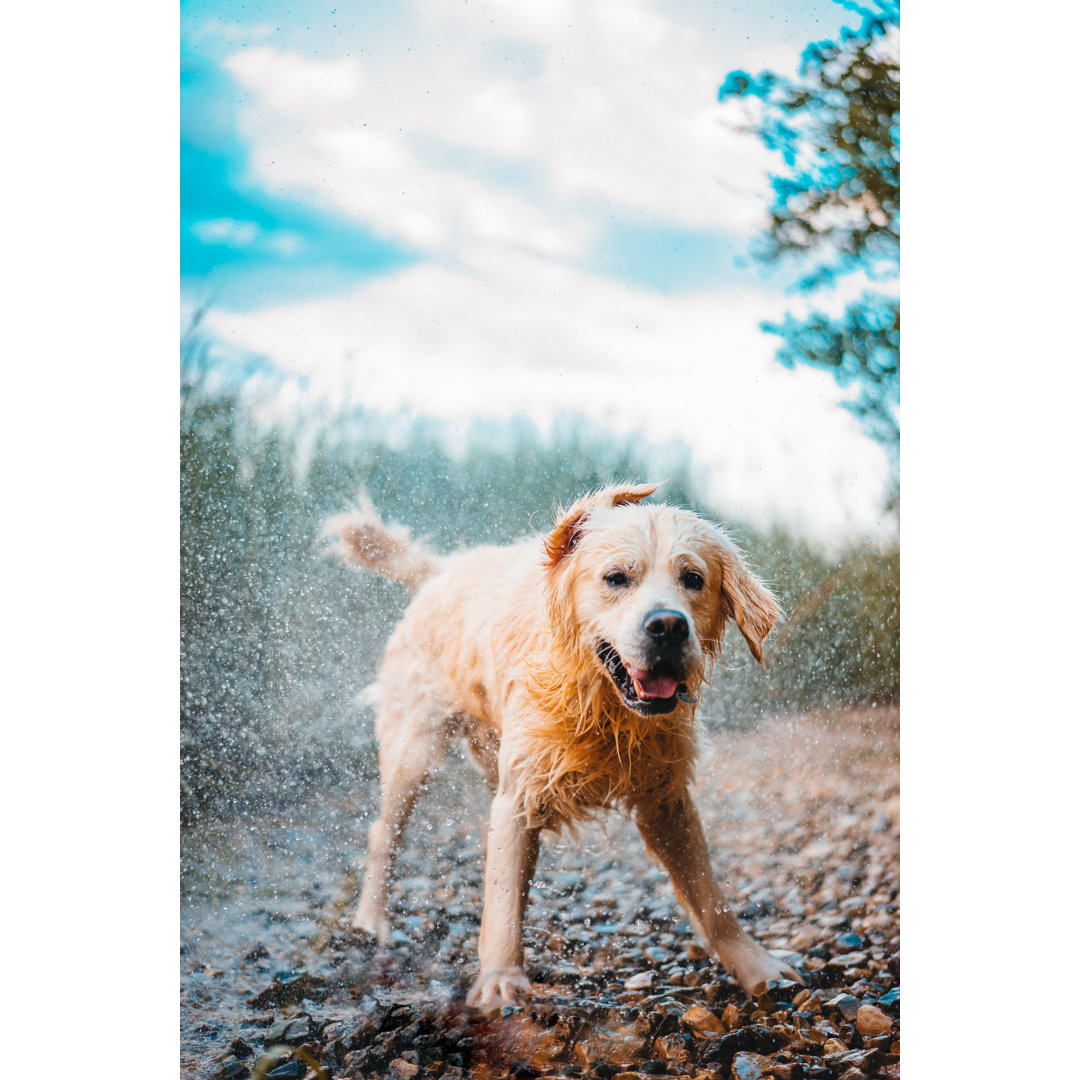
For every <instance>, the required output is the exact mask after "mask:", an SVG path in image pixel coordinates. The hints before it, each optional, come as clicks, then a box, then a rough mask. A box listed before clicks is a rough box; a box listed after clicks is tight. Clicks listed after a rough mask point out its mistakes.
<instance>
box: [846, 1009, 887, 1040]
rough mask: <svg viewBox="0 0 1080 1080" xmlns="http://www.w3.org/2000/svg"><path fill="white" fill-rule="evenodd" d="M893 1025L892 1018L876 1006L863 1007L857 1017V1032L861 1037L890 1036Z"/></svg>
mask: <svg viewBox="0 0 1080 1080" xmlns="http://www.w3.org/2000/svg"><path fill="white" fill-rule="evenodd" d="M892 1025H893V1021H892V1017H891V1016H889V1014H888V1013H884V1012H882V1011H881V1010H880V1009H879V1008H878V1007H877V1006H876V1005H863V1006H862V1008H860V1009H859V1011H858V1013H857V1014H856V1016H855V1030H856V1031H858V1033H859V1034H860V1035H888V1034H889V1032H891V1031H892Z"/></svg>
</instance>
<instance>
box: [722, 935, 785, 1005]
mask: <svg viewBox="0 0 1080 1080" xmlns="http://www.w3.org/2000/svg"><path fill="white" fill-rule="evenodd" d="M720 961H721V963H722V964H723V965H724V967H725V968H726V969H727V970H728V972H729V973H730V974H731V975H733V976H734V977H735V980H736V981H737V982H738V984H739V985H740V986H741V987H742V988H743V990H744V991H745V992H746V993H747V994H748V995H749V996H750V997H757V996H758V995H759V994H764V993H765V991H766V990H767V989H768V988H769V982H770V981H771V980H772V979H790V980H791V981H792V982H796V983H799V985H801V986H805V985H806V982H805V980H804V979H803V977H802V976H801V975H800V974H799V973H798V972H797V971H796V970H795V969H794V968H793V967H792V966H791V965H790V964H786V963H784V961H783V960H779V959H777V958H776V957H775V956H773V955H772V953H770V952H768V951H767V950H766V949H764V948H763V947H762V946H760V945H759V944H758V943H757V942H756V941H753V940H750V939H746V940H744V941H740V942H738V943H736V944H735V945H734V946H733V947H730V948H729V949H727V950H725V952H724V953H723V954H722V955H721V956H720Z"/></svg>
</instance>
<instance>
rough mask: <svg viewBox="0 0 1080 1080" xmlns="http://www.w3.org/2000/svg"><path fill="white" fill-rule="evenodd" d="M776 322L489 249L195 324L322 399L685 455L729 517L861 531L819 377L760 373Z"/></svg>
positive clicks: (846, 451)
mask: <svg viewBox="0 0 1080 1080" xmlns="http://www.w3.org/2000/svg"><path fill="white" fill-rule="evenodd" d="M782 308H783V302H782V300H778V299H777V298H775V297H771V296H767V295H765V294H759V293H751V292H742V293H740V294H739V295H737V296H731V295H724V294H711V295H696V296H693V297H663V296H658V295H656V294H654V293H648V292H643V291H641V290H635V289H633V288H630V287H628V286H624V285H620V284H618V283H614V282H610V281H602V280H599V279H596V278H591V277H588V276H586V275H584V274H581V273H579V272H577V271H574V270H571V269H568V268H566V267H560V266H558V265H555V264H552V263H551V262H549V261H546V260H540V259H536V258H531V257H525V256H511V255H507V254H506V253H505V252H496V251H495V250H494V249H489V250H488V251H487V252H486V253H485V254H484V255H483V256H480V257H478V258H477V259H476V260H475V261H474V264H473V265H471V266H470V267H469V268H468V269H464V270H453V269H449V268H445V267H438V266H433V265H424V266H418V267H413V268H411V269H409V270H406V271H404V272H401V273H398V274H396V275H393V276H391V277H387V278H382V279H378V280H375V281H373V282H371V283H370V284H367V285H365V286H363V287H360V288H357V289H354V290H352V291H351V292H349V293H347V294H346V295H343V296H340V297H335V298H332V299H325V300H319V301H312V302H308V303H303V304H294V305H289V306H286V307H281V308H276V309H273V310H268V311H262V312H258V313H251V314H247V315H243V316H240V315H232V314H229V313H225V312H211V313H210V315H209V316H208V317H207V325H208V327H209V329H210V330H211V331H213V332H214V333H216V334H217V335H219V336H220V337H221V338H222V340H223V341H225V342H227V343H228V344H230V345H232V346H235V347H237V348H239V349H246V350H252V351H256V352H262V353H265V354H268V355H269V356H270V357H271V358H272V359H273V360H274V361H276V362H277V363H278V364H279V365H281V366H282V367H284V368H285V369H286V370H290V371H295V372H297V373H303V374H304V375H305V376H307V377H308V379H309V380H310V386H311V389H312V391H313V392H315V393H322V394H326V395H328V396H330V397H331V398H335V399H340V398H351V399H354V400H358V401H361V402H363V403H364V404H366V405H367V406H369V407H372V408H375V409H379V410H382V411H385V412H393V411H395V410H398V409H403V408H405V409H411V410H415V411H417V412H420V413H425V414H428V415H432V416H436V417H441V418H444V419H446V420H449V421H451V422H453V423H456V424H464V423H466V422H467V421H468V420H469V419H470V418H472V417H474V416H487V417H494V418H504V417H507V416H510V415H513V414H514V413H517V412H521V413H524V414H526V415H528V416H530V417H531V418H532V419H533V420H535V421H536V422H537V423H538V424H540V425H541V426H542V427H543V426H546V425H547V424H549V423H550V422H551V421H552V419H553V418H554V417H555V416H556V414H557V413H558V412H559V411H560V410H572V411H576V412H580V413H583V414H585V415H587V416H589V417H591V418H592V419H593V420H595V421H597V422H599V423H603V424H605V425H607V426H609V427H611V428H613V429H614V430H616V431H619V432H624V433H633V432H636V431H639V432H641V433H643V434H644V435H645V436H646V437H648V438H649V439H650V440H652V441H654V442H660V443H664V442H668V441H671V440H675V439H679V440H683V441H685V442H686V443H687V444H688V445H689V446H690V447H691V448H692V450H693V452H694V459H695V461H696V463H697V464H698V465H699V466H701V467H702V468H704V469H706V470H707V475H708V480H709V486H710V494H711V495H712V496H713V498H714V499H715V500H716V501H717V503H718V504H719V505H721V506H723V507H726V508H729V509H730V512H731V513H733V514H737V515H745V516H746V517H748V518H750V519H751V520H754V521H757V522H758V523H760V524H767V523H769V522H775V521H776V520H777V519H780V520H785V521H787V522H789V523H791V524H792V525H794V526H796V527H802V528H806V529H808V530H809V531H812V532H814V533H817V534H818V535H829V534H832V535H836V534H843V533H845V532H847V531H849V530H850V529H853V528H854V529H860V530H871V531H872V530H873V529H874V528H875V523H876V521H877V507H878V503H879V496H880V492H881V486H882V483H883V481H884V477H885V472H886V466H885V460H884V456H883V455H882V454H881V453H880V451H878V450H877V448H876V447H874V446H873V444H871V443H870V442H869V441H868V440H867V439H866V438H865V437H864V436H863V435H862V434H861V433H860V432H859V430H858V427H857V424H856V423H855V421H854V420H853V418H852V417H851V416H850V415H849V414H848V413H847V412H846V411H844V410H842V409H840V408H838V407H837V403H838V402H839V401H840V400H842V398H843V394H842V392H841V391H840V390H839V389H838V388H837V387H836V385H835V383H834V382H833V381H832V380H831V379H830V378H829V377H828V376H827V375H824V374H822V373H819V372H814V371H810V370H805V369H804V370H800V371H796V372H790V371H787V370H785V369H783V368H782V367H780V365H779V364H777V363H776V362H775V361H774V360H773V358H772V356H773V350H774V343H773V342H772V341H770V340H769V339H768V338H766V337H765V336H764V335H762V334H761V333H760V331H759V330H758V328H757V326H758V322H759V321H760V319H762V318H775V317H777V316H778V315H779V314H780V312H781V310H782Z"/></svg>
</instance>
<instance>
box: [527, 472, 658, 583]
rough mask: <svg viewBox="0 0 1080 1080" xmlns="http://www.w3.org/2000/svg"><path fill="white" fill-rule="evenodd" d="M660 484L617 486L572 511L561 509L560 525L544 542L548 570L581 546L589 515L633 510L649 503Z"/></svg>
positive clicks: (597, 493)
mask: <svg viewBox="0 0 1080 1080" xmlns="http://www.w3.org/2000/svg"><path fill="white" fill-rule="evenodd" d="M659 486H660V485H659V484H635V485H630V486H627V485H623V484H613V485H612V486H610V487H606V488H601V489H600V490H599V491H594V492H593V493H592V494H590V495H585V496H584V497H582V498H580V499H578V501H577V502H576V503H574V505H573V506H571V507H570V508H569V509H568V510H563V509H560V510H559V511H558V513H557V514H556V515H555V516H556V520H557V524H556V525H555V528H554V529H552V530H551V532H550V533H548V535H547V537H545V539H544V552H545V554H546V555H547V561H548V566H556V565H558V563H559V562H560V561H561V560H562V559H565V558H566V556H567V555H569V554H570V552H571V551H573V550H574V548H575V547H576V546H577V542H578V540H579V539H580V538H581V530H582V526H583V525H584V524H585V519H586V518H587V517H588V516H589V514H590V513H591V512H592V511H593V510H595V509H597V508H598V507H602V506H603V507H612V506H630V505H631V504H633V503H639V502H641V500H642V499H647V498H648V497H649V496H650V495H651V494H652V493H653V492H654V491H655V490H656V489H657V488H658V487H659Z"/></svg>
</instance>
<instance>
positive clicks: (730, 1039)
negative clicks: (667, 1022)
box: [703, 1024, 784, 1064]
mask: <svg viewBox="0 0 1080 1080" xmlns="http://www.w3.org/2000/svg"><path fill="white" fill-rule="evenodd" d="M783 1043H784V1040H783V1039H782V1038H781V1037H780V1036H779V1035H777V1034H776V1032H774V1031H770V1030H769V1029H768V1028H767V1027H763V1026H762V1025H760V1024H754V1025H753V1026H751V1027H745V1028H739V1030H738V1031H733V1032H732V1033H731V1034H730V1035H721V1036H720V1038H719V1039H718V1040H717V1041H716V1045H715V1046H714V1047H711V1048H710V1049H709V1050H708V1052H707V1053H706V1054H705V1057H704V1059H703V1063H704V1064H708V1063H709V1062H711V1061H717V1062H720V1063H721V1064H723V1063H725V1062H729V1061H732V1060H734V1058H735V1055H736V1054H738V1053H741V1052H743V1051H745V1052H747V1053H751V1054H771V1053H773V1052H775V1051H776V1050H779V1049H780V1047H781V1046H782V1045H783Z"/></svg>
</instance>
